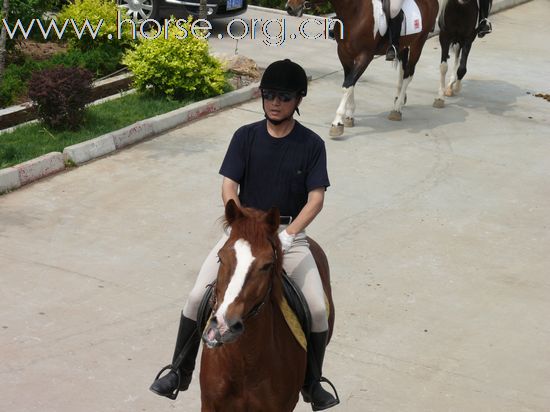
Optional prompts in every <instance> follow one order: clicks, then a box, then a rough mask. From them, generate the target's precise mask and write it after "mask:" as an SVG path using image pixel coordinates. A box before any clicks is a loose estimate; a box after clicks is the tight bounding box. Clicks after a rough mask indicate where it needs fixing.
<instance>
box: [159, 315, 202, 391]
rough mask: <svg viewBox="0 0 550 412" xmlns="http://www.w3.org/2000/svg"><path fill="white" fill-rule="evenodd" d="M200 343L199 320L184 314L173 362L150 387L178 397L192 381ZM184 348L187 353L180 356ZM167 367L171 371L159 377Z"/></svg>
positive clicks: (181, 319)
mask: <svg viewBox="0 0 550 412" xmlns="http://www.w3.org/2000/svg"><path fill="white" fill-rule="evenodd" d="M199 345H200V336H199V331H198V329H197V322H195V321H194V320H191V319H189V318H186V317H185V316H183V314H182V315H181V318H180V327H179V330H178V338H177V339H176V349H175V350H174V356H173V357H172V364H171V365H169V366H166V367H165V368H163V369H162V370H161V371H160V372H159V374H158V375H157V377H156V379H155V381H154V382H153V384H152V385H151V387H150V388H149V389H150V390H151V391H153V392H154V393H156V394H157V395H160V396H166V397H167V398H170V399H176V397H177V396H178V392H179V391H185V390H187V388H189V384H190V383H191V378H192V375H193V369H195V359H196V357H197V352H198V351H199ZM184 348H185V353H184V354H183V355H181V356H180V354H181V352H182V351H183V350H184ZM178 358H179V359H178ZM166 369H170V372H168V373H167V374H166V375H164V376H163V377H162V378H159V376H160V374H161V373H162V372H163V371H164V370H166Z"/></svg>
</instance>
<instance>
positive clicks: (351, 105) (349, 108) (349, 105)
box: [344, 87, 355, 127]
mask: <svg viewBox="0 0 550 412" xmlns="http://www.w3.org/2000/svg"><path fill="white" fill-rule="evenodd" d="M354 114H355V87H352V88H351V94H350V96H349V99H348V101H347V102H346V117H344V127H353V126H355V122H354V121H353V115H354Z"/></svg>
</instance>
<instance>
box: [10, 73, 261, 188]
mask: <svg viewBox="0 0 550 412" xmlns="http://www.w3.org/2000/svg"><path fill="white" fill-rule="evenodd" d="M258 85H259V83H253V84H250V85H248V86H246V87H243V88H241V89H239V90H235V91H232V92H229V93H226V94H223V95H221V96H217V97H212V98H210V99H206V100H202V101H200V102H196V103H192V104H190V105H188V106H185V107H182V108H179V109H176V110H173V111H171V112H168V113H164V114H161V115H158V116H154V117H151V118H149V119H145V120H140V121H138V122H136V123H134V124H132V125H130V126H127V127H125V128H123V129H119V130H115V131H113V132H109V133H107V134H105V135H103V136H99V137H96V138H94V139H90V140H87V141H85V142H81V143H77V144H75V145H72V146H67V147H66V148H65V149H64V150H63V153H59V152H52V153H48V154H46V155H43V156H40V157H38V158H36V159H32V160H29V161H27V162H24V163H20V164H18V165H15V166H12V167H7V168H4V169H0V194H2V193H5V192H8V191H10V190H14V189H17V188H19V187H21V186H24V185H26V184H29V183H31V182H34V181H36V180H39V179H42V178H43V177H46V176H49V175H51V174H54V173H57V172H60V171H62V170H64V169H65V163H66V162H67V163H74V164H76V165H82V164H84V163H86V162H89V161H90V160H94V159H96V158H99V157H102V156H105V155H107V154H109V153H112V152H115V151H116V150H119V149H122V148H124V147H126V146H129V145H132V144H135V143H138V142H140V141H142V140H144V139H147V138H150V137H152V136H155V135H158V134H161V133H164V132H166V131H168V130H170V129H173V128H175V127H178V126H181V125H183V124H185V123H188V122H191V121H193V120H197V119H200V118H201V117H204V116H207V115H209V114H211V113H214V112H217V111H219V110H221V109H225V108H227V107H230V106H234V105H237V104H240V103H244V102H246V101H249V100H252V99H255V98H257V97H259V96H260V91H259V89H258Z"/></svg>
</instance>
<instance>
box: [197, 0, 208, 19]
mask: <svg viewBox="0 0 550 412" xmlns="http://www.w3.org/2000/svg"><path fill="white" fill-rule="evenodd" d="M206 4H207V0H200V4H199V19H206V18H207V17H208V15H207V12H206Z"/></svg>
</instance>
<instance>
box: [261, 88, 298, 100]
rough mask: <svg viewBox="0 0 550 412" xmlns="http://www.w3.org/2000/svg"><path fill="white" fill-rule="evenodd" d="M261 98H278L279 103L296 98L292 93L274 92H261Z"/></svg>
mask: <svg viewBox="0 0 550 412" xmlns="http://www.w3.org/2000/svg"><path fill="white" fill-rule="evenodd" d="M262 97H263V98H264V99H265V100H269V101H271V100H275V98H276V97H278V98H279V100H280V101H281V102H284V103H287V102H290V101H291V100H293V99H295V98H296V93H293V92H280V91H274V90H262Z"/></svg>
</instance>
